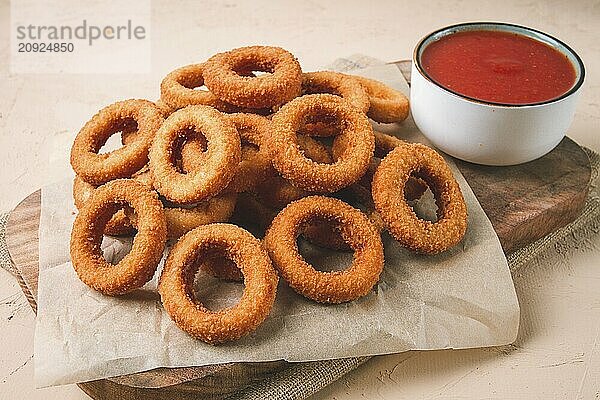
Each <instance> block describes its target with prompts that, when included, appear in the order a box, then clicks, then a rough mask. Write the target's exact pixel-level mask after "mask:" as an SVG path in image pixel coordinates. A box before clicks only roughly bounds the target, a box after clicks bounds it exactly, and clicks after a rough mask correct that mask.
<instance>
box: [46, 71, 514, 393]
mask: <svg viewBox="0 0 600 400" xmlns="http://www.w3.org/2000/svg"><path fill="white" fill-rule="evenodd" d="M356 73H357V74H362V75H365V76H369V77H373V78H377V79H379V80H381V81H384V82H385V83H387V84H388V85H390V86H393V87H395V88H397V89H399V90H402V91H404V92H406V93H408V86H407V84H406V81H405V80H404V78H403V77H402V75H401V74H400V72H399V70H398V69H397V68H396V67H395V66H389V65H383V66H377V67H372V68H369V69H363V70H360V71H356ZM377 128H378V129H381V130H383V131H386V132H388V133H392V134H396V135H399V136H401V137H404V138H408V139H409V140H418V141H422V142H423V141H425V140H424V138H423V137H422V135H421V134H420V133H419V132H418V131H417V129H416V128H415V126H414V124H413V123H412V121H410V120H408V121H406V122H405V123H403V124H400V125H397V124H394V125H390V126H384V125H381V126H378V127H377ZM60 151H61V152H62V153H61V154H63V155H64V154H66V155H68V153H69V148H68V147H66V148H62V149H60ZM66 159H67V157H66V156H63V157H61V156H58V157H56V160H60V161H57V162H58V164H57V166H56V168H55V171H56V174H57V175H58V176H55V178H57V179H55V181H56V182H57V183H54V184H51V185H49V186H47V187H44V188H43V190H42V213H41V219H40V274H39V292H38V316H37V323H36V332H35V379H36V384H37V386H40V387H42V386H51V385H60V384H67V383H73V382H81V381H87V380H94V379H100V378H105V377H109V376H115V375H122V374H129V373H134V372H139V371H144V370H148V369H153V368H156V367H180V366H194V365H196V366H198V365H207V364H215V363H224V362H234V361H270V360H280V359H285V360H288V361H313V360H322V359H331V358H343V357H353V356H364V355H377V354H387V353H397V352H402V351H407V350H411V349H421V350H425V349H443V348H467V347H483V346H496V345H502V344H507V343H511V342H512V341H514V339H515V337H516V334H517V329H518V323H519V306H518V302H517V297H516V294H515V290H514V287H513V283H512V279H511V275H510V272H509V269H508V265H507V262H506V259H505V257H504V254H503V252H502V249H501V247H500V243H499V241H498V238H497V237H496V234H495V233H494V230H493V229H492V225H491V224H490V222H489V220H488V218H487V217H486V215H485V213H484V211H483V210H482V208H481V206H480V205H479V203H478V202H477V199H476V198H475V196H474V195H473V193H472V191H471V189H470V188H469V186H468V185H467V183H466V182H465V180H464V178H463V177H462V175H461V174H460V172H459V171H458V169H456V167H454V165H452V167H453V171H454V174H455V176H456V178H457V180H458V182H459V183H460V186H461V188H462V191H463V194H464V197H465V200H466V202H467V207H468V211H469V221H468V229H467V234H466V236H465V238H464V241H463V242H462V243H461V244H460V245H458V246H457V247H455V248H454V249H451V250H450V251H448V252H446V253H444V254H440V255H436V256H422V255H415V254H412V253H411V252H409V251H407V250H405V249H403V248H402V247H400V246H399V245H398V244H397V243H396V242H395V241H394V240H393V239H391V238H390V237H389V236H388V235H387V234H384V235H383V240H384V245H385V268H384V272H383V274H382V276H381V280H380V282H379V283H378V284H377V285H376V287H375V288H374V290H373V291H372V292H371V293H370V294H369V295H367V296H365V297H363V298H361V299H359V300H357V301H354V302H351V303H347V304H341V305H322V304H317V303H315V302H313V301H310V300H307V299H305V298H303V297H301V296H299V295H297V294H296V293H295V292H293V291H292V290H291V289H290V288H289V287H288V286H287V285H286V283H285V282H284V281H283V280H282V281H281V282H280V284H279V288H278V292H277V299H276V302H275V307H274V309H273V311H272V313H271V315H270V316H269V318H268V319H267V320H266V321H265V322H264V323H263V324H262V325H261V326H259V328H258V329H257V330H256V332H254V333H253V334H251V335H249V336H247V337H245V338H243V339H241V340H239V341H237V342H233V343H229V344H225V345H220V346H211V345H208V344H205V343H203V342H201V341H198V340H195V339H192V338H191V337H189V336H188V335H187V334H186V333H184V332H183V331H181V330H179V329H178V328H177V327H176V326H175V324H174V323H173V322H171V320H170V318H169V316H168V315H167V313H166V312H165V311H164V310H163V308H162V306H161V303H160V299H159V296H158V294H157V293H156V281H157V279H158V276H159V273H160V268H161V267H162V266H161V267H159V271H158V272H157V274H156V276H155V277H154V280H153V281H151V282H150V283H148V284H147V285H146V286H145V287H144V288H143V289H142V290H138V291H136V292H134V293H132V294H129V295H126V296H123V297H108V296H103V295H101V294H100V293H97V292H95V291H94V290H92V289H90V288H88V287H87V286H86V285H84V284H83V283H82V282H81V281H80V280H79V279H78V278H77V276H76V274H75V272H74V270H73V267H72V265H71V263H70V260H69V239H70V232H71V225H72V223H73V220H74V217H75V214H76V209H75V207H74V205H73V200H72V195H71V192H72V177H73V176H72V172H70V168H69V166H68V163H67V162H66ZM418 207H419V208H421V209H422V212H424V213H428V212H431V211H432V209H431V201H427V200H423V201H420V204H419V205H418ZM104 248H105V256H106V257H107V258H108V259H110V258H113V257H117V256H118V254H119V253H122V252H123V251H126V249H127V241H126V240H124V241H119V240H115V239H105V241H104ZM301 248H302V253H303V255H304V256H305V258H306V259H307V260H309V261H314V262H315V263H316V264H318V265H321V266H328V265H329V266H332V265H339V264H340V263H347V262H348V261H349V259H350V257H351V254H344V253H336V252H325V251H323V250H319V249H318V248H315V247H311V246H309V245H307V244H301ZM202 282H203V283H202ZM200 286H201V287H200V288H199V295H200V298H201V299H202V300H203V301H205V302H206V304H207V305H209V306H216V305H230V304H233V303H235V301H236V299H238V298H239V295H240V293H241V290H242V288H243V287H242V285H240V284H234V283H229V284H220V285H217V283H216V282H215V280H214V279H213V280H211V279H209V278H206V279H204V280H202V279H201V284H200Z"/></svg>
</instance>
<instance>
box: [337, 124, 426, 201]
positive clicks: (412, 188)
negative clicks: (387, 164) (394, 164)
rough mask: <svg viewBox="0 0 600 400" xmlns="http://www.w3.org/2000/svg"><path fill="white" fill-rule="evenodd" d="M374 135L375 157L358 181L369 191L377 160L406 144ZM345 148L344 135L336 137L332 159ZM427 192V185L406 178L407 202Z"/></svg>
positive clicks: (386, 135) (381, 134)
mask: <svg viewBox="0 0 600 400" xmlns="http://www.w3.org/2000/svg"><path fill="white" fill-rule="evenodd" d="M373 134H374V135H375V157H374V158H373V159H372V160H371V163H370V164H369V168H368V169H367V172H366V173H365V175H364V176H363V177H362V178H361V180H360V182H359V183H360V185H362V186H364V187H365V188H367V189H369V190H371V182H372V180H373V175H374V174H375V171H376V170H377V167H378V166H379V163H380V162H381V161H380V160H378V159H382V158H384V157H385V156H386V155H388V153H389V152H390V151H392V150H394V149H395V148H396V147H397V146H400V145H403V144H407V143H408V142H405V141H404V140H402V139H399V138H397V137H395V136H392V135H388V134H386V133H383V132H379V131H375V130H374V131H373ZM345 146H347V139H346V137H345V136H344V135H340V136H337V137H336V138H335V139H334V141H333V146H332V153H333V157H334V158H337V157H339V155H340V154H341V153H342V152H343V151H344V149H345ZM425 191H427V183H426V182H425V181H424V180H422V179H420V178H417V177H414V176H411V177H410V178H408V181H407V182H406V185H405V186H404V196H405V197H406V199H407V200H408V201H413V200H417V199H420V198H421V196H423V194H424V193H425Z"/></svg>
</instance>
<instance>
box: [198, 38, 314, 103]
mask: <svg viewBox="0 0 600 400" xmlns="http://www.w3.org/2000/svg"><path fill="white" fill-rule="evenodd" d="M239 71H262V72H267V74H264V75H259V76H257V77H248V76H241V75H240V73H239ZM204 82H205V84H206V87H208V89H209V90H210V91H211V92H213V93H214V94H215V95H216V96H217V97H218V98H220V99H221V100H223V101H226V102H228V103H231V104H235V105H237V106H240V107H249V108H271V107H274V106H278V105H281V104H284V103H286V102H288V101H290V100H291V99H293V98H294V97H296V96H298V94H299V93H300V88H301V83H302V70H301V68H300V64H299V63H298V60H296V58H295V57H294V56H293V55H292V54H291V53H290V52H288V51H286V50H284V49H282V48H279V47H269V46H251V47H240V48H238V49H234V50H231V51H228V52H225V53H219V54H217V55H215V56H213V57H211V58H210V59H209V60H208V61H207V62H206V64H205V70H204Z"/></svg>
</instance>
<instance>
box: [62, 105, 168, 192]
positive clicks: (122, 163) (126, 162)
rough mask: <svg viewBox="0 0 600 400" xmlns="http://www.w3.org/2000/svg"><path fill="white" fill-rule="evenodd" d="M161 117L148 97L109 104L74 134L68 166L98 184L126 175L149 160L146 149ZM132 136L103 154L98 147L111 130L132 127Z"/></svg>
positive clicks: (160, 121)
mask: <svg viewBox="0 0 600 400" xmlns="http://www.w3.org/2000/svg"><path fill="white" fill-rule="evenodd" d="M163 121H164V118H163V117H162V114H161V112H160V110H159V109H158V107H156V105H155V104H154V103H152V102H150V101H148V100H125V101H119V102H117V103H114V104H111V105H109V106H107V107H105V108H103V109H102V110H100V111H99V112H98V113H97V114H96V115H94V116H93V117H92V119H91V120H89V121H88V122H87V123H86V124H85V126H84V127H83V128H81V130H80V131H79V133H78V134H77V137H76V138H75V141H74V142H73V146H72V148H71V166H72V167H73V170H74V171H75V173H76V174H77V175H79V176H81V178H82V179H83V180H85V181H86V182H89V183H91V184H93V185H101V184H103V183H106V182H108V181H111V180H113V179H118V178H128V177H130V176H131V175H133V174H134V173H135V172H136V171H138V170H140V169H141V168H142V167H144V165H146V164H147V163H148V151H149V149H150V146H151V145H152V140H153V139H154V136H155V134H156V132H157V131H158V129H159V128H160V126H161V124H162V123H163ZM134 123H135V129H136V132H137V133H136V134H135V136H134V139H133V140H132V141H131V142H130V143H128V144H126V145H124V146H123V147H121V148H120V149H117V150H114V151H112V152H110V153H106V154H98V152H99V151H100V148H101V147H102V146H103V145H104V144H105V143H106V141H107V140H108V138H109V137H110V136H112V135H113V134H114V133H116V132H119V131H122V130H123V129H125V130H128V129H134V128H133V126H134V125H133V124H134Z"/></svg>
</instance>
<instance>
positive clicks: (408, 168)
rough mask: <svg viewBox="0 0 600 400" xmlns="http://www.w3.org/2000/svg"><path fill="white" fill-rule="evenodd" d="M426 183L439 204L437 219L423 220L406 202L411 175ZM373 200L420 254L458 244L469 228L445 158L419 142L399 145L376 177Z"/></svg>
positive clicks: (394, 233)
mask: <svg viewBox="0 0 600 400" xmlns="http://www.w3.org/2000/svg"><path fill="white" fill-rule="evenodd" d="M413 174H414V175H415V176H417V177H418V178H421V179H423V180H424V181H425V182H427V184H428V186H429V188H430V189H431V191H432V192H433V194H434V197H435V202H436V205H437V207H438V210H437V216H438V220H437V221H436V222H431V221H426V220H423V219H420V218H419V217H418V216H417V215H416V214H415V212H414V210H413V209H412V207H411V206H410V205H409V204H408V203H407V202H406V199H405V196H404V194H403V188H404V186H405V184H406V182H407V180H408V179H409V177H410V176H411V175H413ZM372 193H373V200H374V202H375V207H376V209H377V211H378V212H379V214H380V216H381V218H382V219H383V221H384V222H385V225H386V227H387V229H388V230H389V231H390V233H391V234H392V236H394V238H395V239H396V240H397V241H398V242H400V244H402V245H403V246H405V247H407V248H409V249H411V250H414V251H417V252H419V253H425V254H434V253H439V252H442V251H445V250H447V249H449V248H450V247H452V246H454V245H456V244H457V243H459V242H460V241H461V239H462V238H463V236H464V234H465V231H466V228H467V207H466V205H465V201H464V199H463V195H462V192H461V190H460V187H459V185H458V183H457V182H456V179H454V176H453V175H452V171H451V170H450V168H449V167H448V164H446V161H445V160H444V159H443V158H442V156H440V155H439V154H438V153H437V152H436V151H435V150H433V149H431V148H429V147H427V146H425V145H422V144H418V143H414V144H404V145H400V146H397V147H396V148H395V149H394V150H392V151H391V152H390V153H389V154H388V155H387V156H386V157H385V158H384V159H383V161H381V164H380V165H379V167H378V168H377V171H376V172H375V176H374V177H373V188H372Z"/></svg>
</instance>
